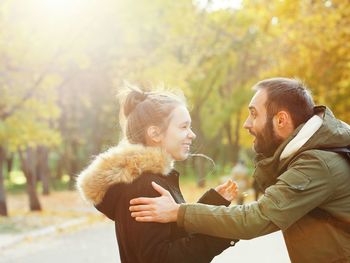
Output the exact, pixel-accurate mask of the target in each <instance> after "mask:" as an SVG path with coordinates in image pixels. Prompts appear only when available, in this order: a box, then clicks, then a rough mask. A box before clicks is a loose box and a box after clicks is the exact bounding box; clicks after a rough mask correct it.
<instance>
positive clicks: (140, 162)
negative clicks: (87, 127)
mask: <svg viewBox="0 0 350 263" xmlns="http://www.w3.org/2000/svg"><path fill="white" fill-rule="evenodd" d="M122 105H123V107H122V108H123V115H124V117H125V119H126V127H125V128H124V132H125V133H126V134H125V135H126V138H127V141H128V142H127V143H120V144H119V145H118V146H116V147H113V148H111V149H109V150H108V151H107V152H104V153H102V154H100V155H99V156H97V157H96V158H95V160H94V161H93V162H92V164H91V165H90V166H88V167H87V168H86V169H85V170H84V171H83V172H82V173H81V174H80V175H79V176H78V180H77V186H78V189H79V191H80V193H81V194H82V196H83V197H84V198H85V199H86V200H88V201H90V202H91V203H92V204H93V205H94V206H95V207H96V208H97V209H98V210H99V211H101V212H102V213H103V214H105V215H106V216H107V217H109V218H110V219H111V220H113V221H115V230H116V235H117V240H118V246H119V252H120V257H121V261H122V262H147V263H150V262H162V263H166V262H177V263H178V262H191V263H193V262H210V261H211V260H212V259H213V258H214V257H215V256H216V255H218V254H219V253H221V252H222V251H223V250H224V249H226V248H227V247H229V246H230V245H234V243H235V241H232V240H228V239H221V238H214V237H209V236H205V235H199V234H189V233H186V232H185V231H184V230H183V229H181V228H179V227H178V226H177V225H176V223H169V224H160V223H138V222H136V221H135V219H133V218H132V217H131V215H130V211H129V201H130V200H131V199H132V198H135V197H139V196H147V197H156V196H158V195H159V194H158V193H157V192H156V191H155V190H154V189H153V187H152V186H151V182H156V183H157V184H159V185H161V186H162V187H164V188H166V189H167V190H168V191H169V192H170V193H171V195H172V196H173V197H174V199H175V200H176V202H178V203H182V202H185V200H184V198H183V196H182V194H181V191H180V189H179V174H178V172H177V171H175V170H174V168H173V162H174V161H182V160H185V159H186V158H187V157H188V156H189V153H190V146H191V143H192V140H193V139H195V137H196V136H195V134H194V133H193V131H192V130H191V118H190V115H189V113H188V110H187V108H186V104H185V101H184V99H182V98H181V97H178V96H175V95H174V94H171V93H164V92H149V93H144V92H142V91H140V90H137V89H131V90H130V91H129V93H128V94H127V96H126V99H125V100H124V102H123V103H122ZM216 190H217V191H219V192H220V193H221V194H222V195H223V196H225V197H226V198H227V199H230V200H226V199H224V198H223V196H221V195H220V194H219V193H218V192H217V191H215V190H214V189H211V190H209V191H208V192H207V193H206V194H204V196H203V197H202V198H201V199H200V202H202V203H207V204H213V205H226V206H228V205H229V204H230V201H231V200H232V198H233V196H234V195H235V194H236V186H235V184H233V183H232V182H229V183H226V184H224V185H221V186H219V187H217V189H216Z"/></svg>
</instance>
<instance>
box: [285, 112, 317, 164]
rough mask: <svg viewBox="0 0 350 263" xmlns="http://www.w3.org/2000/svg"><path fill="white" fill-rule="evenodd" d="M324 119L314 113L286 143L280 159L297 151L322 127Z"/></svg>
mask: <svg viewBox="0 0 350 263" xmlns="http://www.w3.org/2000/svg"><path fill="white" fill-rule="evenodd" d="M322 122H323V119H322V118H321V117H320V116H318V115H314V116H313V117H312V118H310V119H309V120H308V121H307V122H306V123H305V125H304V126H303V127H302V128H301V130H300V131H299V132H298V134H297V135H296V136H295V137H294V138H293V139H292V140H291V141H290V142H289V143H288V144H287V145H286V147H285V148H284V150H283V152H282V153H281V155H280V160H283V159H285V158H287V157H289V156H291V155H292V154H294V153H296V152H297V151H298V150H299V149H300V148H301V147H302V146H303V145H304V144H305V143H306V142H307V141H308V140H309V139H310V138H311V137H312V135H314V134H315V133H316V132H317V131H318V129H319V128H320V127H321V125H322Z"/></svg>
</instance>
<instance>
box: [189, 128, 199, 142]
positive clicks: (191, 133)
mask: <svg viewBox="0 0 350 263" xmlns="http://www.w3.org/2000/svg"><path fill="white" fill-rule="evenodd" d="M189 137H190V138H191V139H192V140H194V139H196V137H197V135H196V134H195V133H194V132H193V131H192V130H190V133H189Z"/></svg>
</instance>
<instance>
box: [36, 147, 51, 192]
mask: <svg viewBox="0 0 350 263" xmlns="http://www.w3.org/2000/svg"><path fill="white" fill-rule="evenodd" d="M37 156H38V162H37V175H38V178H40V180H41V183H42V185H43V195H49V194H50V169H49V163H48V162H49V158H48V157H49V150H48V148H47V147H45V146H39V147H38V149H37Z"/></svg>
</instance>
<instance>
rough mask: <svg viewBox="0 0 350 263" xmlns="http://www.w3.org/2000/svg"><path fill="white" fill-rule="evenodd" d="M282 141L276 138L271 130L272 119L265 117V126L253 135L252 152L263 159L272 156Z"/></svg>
mask: <svg viewBox="0 0 350 263" xmlns="http://www.w3.org/2000/svg"><path fill="white" fill-rule="evenodd" d="M282 142H283V139H282V138H280V137H279V136H277V134H276V133H275V131H274V129H273V123H272V117H271V118H270V117H269V116H267V120H266V124H265V126H264V128H263V129H262V130H261V132H259V133H256V134H255V143H254V150H255V152H256V153H259V154H262V155H264V156H265V157H271V156H273V155H274V153H275V151H276V150H277V148H278V146H280V145H281V143H282Z"/></svg>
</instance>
